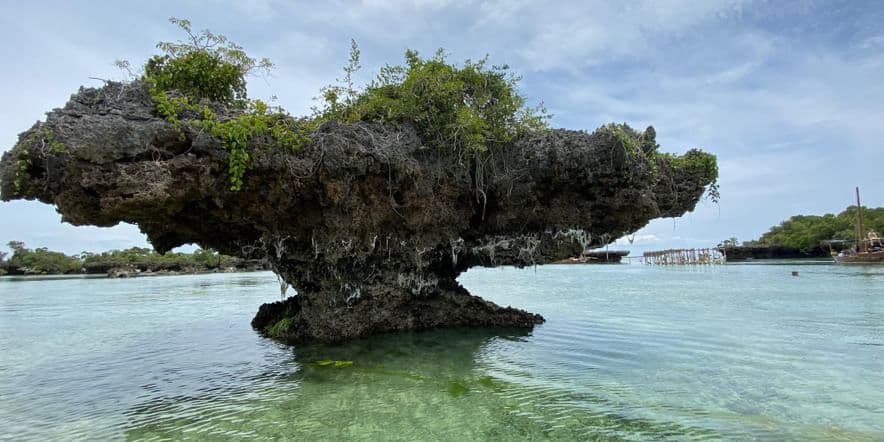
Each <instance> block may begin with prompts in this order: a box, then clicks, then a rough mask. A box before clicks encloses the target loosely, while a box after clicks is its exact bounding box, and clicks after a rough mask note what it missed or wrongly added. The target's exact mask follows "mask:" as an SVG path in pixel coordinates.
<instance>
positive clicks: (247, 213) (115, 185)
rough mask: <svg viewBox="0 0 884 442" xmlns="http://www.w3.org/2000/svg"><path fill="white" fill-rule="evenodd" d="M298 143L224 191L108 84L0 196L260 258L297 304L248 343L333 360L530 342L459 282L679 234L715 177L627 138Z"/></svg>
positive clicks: (209, 166) (200, 147) (192, 133)
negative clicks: (340, 351) (480, 341)
mask: <svg viewBox="0 0 884 442" xmlns="http://www.w3.org/2000/svg"><path fill="white" fill-rule="evenodd" d="M217 112H218V113H219V119H224V118H230V117H233V116H235V113H236V112H241V111H236V110H229V111H226V110H224V109H223V108H221V107H219V109H218V111H217ZM225 112H227V113H226V114H225ZM309 136H310V139H311V142H310V143H308V144H307V145H306V146H305V147H303V148H301V149H300V150H297V151H294V150H289V149H282V148H278V147H275V146H274V145H273V143H272V142H271V141H272V140H270V139H269V138H268V137H261V136H259V137H255V138H253V139H251V140H250V142H249V145H248V152H249V155H250V166H249V169H248V171H247V172H246V173H245V175H244V176H243V177H242V180H243V181H242V186H241V188H240V189H238V190H231V186H230V181H229V176H228V173H229V169H228V168H229V164H228V155H230V152H229V151H228V150H226V149H225V148H224V147H223V146H222V144H221V142H220V141H219V140H218V139H217V138H215V137H213V136H212V135H210V133H208V132H207V131H203V130H200V129H199V128H198V127H192V126H186V127H183V128H181V127H176V126H175V125H174V124H172V123H170V122H169V121H167V119H165V118H163V117H162V116H159V115H158V112H157V109H156V108H155V104H154V102H153V101H152V99H151V95H150V93H149V92H148V87H147V86H146V85H145V84H144V83H142V82H140V81H135V82H132V83H128V84H119V83H108V84H106V85H105V86H104V87H102V88H84V89H81V90H80V91H79V92H78V93H77V94H75V95H73V96H72V97H71V99H70V101H69V102H68V103H67V105H65V107H63V108H61V109H55V110H53V111H51V112H49V113H48V117H47V119H46V121H45V122H39V123H37V124H35V125H34V126H33V127H32V128H31V129H29V130H28V131H26V132H24V133H23V134H21V136H20V137H19V140H18V143H17V144H16V145H15V146H14V147H13V148H12V149H11V150H9V151H8V152H6V153H5V154H4V155H3V159H2V162H0V179H2V189H0V190H2V198H3V200H6V201H8V200H12V199H37V200H39V201H42V202H44V203H47V204H53V205H55V206H56V207H57V209H58V211H59V212H60V213H61V215H62V217H63V220H64V221H66V222H69V223H71V224H75V225H97V226H112V225H115V224H117V223H119V222H127V223H132V224H136V225H138V227H139V228H140V229H141V231H142V232H144V233H145V234H146V235H147V238H148V240H149V241H150V242H151V243H152V244H153V245H154V247H155V248H156V249H157V250H158V251H160V252H164V251H167V250H170V249H171V248H173V247H176V246H179V245H182V244H187V243H196V244H199V245H200V246H202V247H211V248H214V249H216V250H218V251H220V252H222V253H225V254H230V255H238V256H244V257H255V256H262V257H266V259H268V260H269V262H270V263H271V265H272V267H273V269H274V270H275V272H276V273H277V274H278V275H279V276H280V278H281V279H282V280H284V282H285V283H288V284H290V285H291V286H292V287H294V288H295V289H296V290H297V295H296V296H293V297H291V298H289V299H287V300H285V301H281V302H277V303H273V304H265V305H264V306H262V307H261V308H260V310H259V312H258V314H257V315H256V317H255V319H254V320H253V323H252V324H253V326H254V327H255V328H257V329H258V330H260V331H262V332H264V333H265V334H268V335H270V336H273V337H277V338H280V339H285V340H301V341H303V340H313V341H324V342H334V341H340V340H344V339H349V338H353V337H357V336H362V335H367V334H373V333H381V332H389V331H396V330H413V329H425V328H432V327H444V326H516V327H531V326H533V325H534V324H537V323H540V322H542V321H543V318H542V317H541V316H539V315H536V314H532V313H528V312H525V311H522V310H518V309H514V308H510V307H506V308H504V307H500V306H497V305H495V304H493V303H491V302H488V301H485V300H483V299H481V298H479V297H476V296H473V295H470V294H469V293H468V292H467V291H466V290H465V289H464V288H463V287H461V286H460V284H458V282H457V280H456V279H457V276H458V275H459V274H461V273H462V272H464V271H466V270H467V269H469V268H471V267H476V266H501V265H512V266H519V267H521V266H530V265H539V264H544V263H549V262H552V261H556V260H560V259H563V258H567V257H571V256H576V255H578V254H580V253H581V252H582V251H583V250H584V249H585V248H587V247H593V246H600V245H604V244H607V243H609V242H611V241H612V240H613V239H616V238H618V237H620V236H622V235H625V234H629V233H632V232H635V231H636V230H638V229H640V228H641V227H643V226H644V225H646V224H647V223H648V221H650V220H651V219H653V218H657V217H674V216H680V215H682V214H684V213H685V212H687V211H689V210H692V209H693V207H694V206H695V204H696V203H697V201H698V200H699V199H700V198H701V197H702V195H703V193H704V190H705V188H706V187H707V186H708V185H709V184H711V183H713V182H714V181H715V178H716V175H717V169H716V167H715V160H714V157H713V156H712V155H710V154H707V153H704V152H701V151H697V150H691V151H688V152H687V153H685V154H684V155H681V156H676V155H670V154H661V153H658V152H657V145H656V142H655V139H654V138H655V133H654V130H653V128H648V130H646V131H645V132H642V133H639V132H636V131H632V130H631V129H629V128H628V127H626V126H625V125H611V126H605V127H602V128H600V129H598V130H596V131H595V132H593V133H591V134H590V133H586V132H582V131H571V130H560V129H556V130H549V131H544V132H538V133H533V134H529V135H525V136H522V137H520V138H519V139H518V140H517V141H516V142H513V143H510V144H508V145H505V146H503V147H502V148H495V149H492V150H489V151H488V152H485V153H482V154H479V155H473V156H468V155H464V153H463V152H457V151H443V150H440V149H434V148H428V147H426V146H425V143H423V142H422V140H421V138H420V137H419V135H418V133H417V131H416V130H415V129H413V128H412V127H411V126H410V125H408V124H398V125H380V124H373V123H355V124H338V123H335V122H327V123H325V124H322V125H320V126H319V127H318V128H317V129H316V130H315V131H313V132H312V133H310V135H309Z"/></svg>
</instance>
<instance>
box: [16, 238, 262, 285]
mask: <svg viewBox="0 0 884 442" xmlns="http://www.w3.org/2000/svg"><path fill="white" fill-rule="evenodd" d="M7 245H8V246H9V248H10V249H12V255H11V256H9V259H7V256H8V254H7V253H5V252H0V275H76V274H93V275H95V274H104V275H107V276H110V277H117V278H119V277H130V276H137V275H174V274H182V273H207V272H216V271H225V272H236V271H254V270H265V269H267V264H266V263H265V262H264V260H258V259H242V258H237V257H233V256H228V255H223V254H220V253H218V252H217V251H215V250H212V249H196V250H195V251H194V252H192V253H181V252H169V253H166V254H164V255H160V254H159V253H157V252H156V251H154V250H153V249H149V248H145V247H132V248H129V249H125V250H111V251H107V252H101V253H92V252H82V253H80V254H79V255H73V256H72V255H66V254H64V253H61V252H56V251H52V250H49V249H47V248H45V247H41V248H37V249H29V248H27V247H25V244H24V243H23V242H21V241H10V242H9V243H7Z"/></svg>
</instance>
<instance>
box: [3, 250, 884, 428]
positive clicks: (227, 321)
mask: <svg viewBox="0 0 884 442" xmlns="http://www.w3.org/2000/svg"><path fill="white" fill-rule="evenodd" d="M787 270H790V268H789V267H788V266H782V265H780V266H776V265H775V266H742V267H741V266H725V267H721V268H717V269H707V270H705V271H703V272H692V271H679V270H676V269H668V270H665V271H664V270H660V269H655V268H648V267H642V266H606V267H592V266H558V267H540V268H538V269H536V270H527V271H517V270H514V269H505V270H502V271H501V270H482V271H470V272H468V273H467V274H466V275H464V276H463V278H462V280H463V283H464V284H465V285H466V286H467V287H468V288H470V289H471V290H473V291H475V292H476V293H477V294H480V295H482V296H486V297H488V298H490V299H493V300H495V301H497V302H499V303H501V304H504V305H518V306H523V307H526V308H528V309H530V310H533V311H536V312H539V313H541V314H543V315H544V316H545V317H546V318H547V322H546V323H545V324H543V325H542V326H539V327H537V328H536V329H535V330H534V331H533V332H532V333H525V332H520V331H511V330H443V331H433V332H426V333H406V334H399V335H387V336H380V337H375V338H371V339H365V340H361V341H356V342H351V343H348V344H344V345H338V346H298V347H288V346H285V345H281V344H278V343H274V342H272V341H268V340H265V339H263V338H260V337H259V336H257V335H256V334H255V333H254V331H252V330H251V328H250V327H249V321H250V319H251V315H252V314H253V313H254V311H255V309H256V308H257V306H258V305H260V304H261V303H263V302H268V301H272V300H275V298H276V295H275V294H276V293H278V292H277V290H278V288H277V287H275V285H276V281H275V278H274V277H273V276H272V275H271V274H269V273H262V274H248V275H236V274H233V275H199V276H184V277H170V278H144V279H134V280H125V281H112V280H82V279H72V280H52V279H48V280H42V281H26V282H9V281H7V280H3V281H0V351H2V354H3V357H2V358H0V372H2V373H3V376H2V377H0V429H2V431H0V435H2V436H0V438H4V439H10V440H21V439H40V440H44V439H120V438H130V439H140V440H154V439H155V440H168V439H182V438H207V437H217V438H232V439H242V438H258V439H272V438H278V439H306V440H316V439H334V440H339V439H384V440H390V439H393V440H415V439H420V440H426V439H430V440H464V439H472V440H476V439H479V440H525V439H558V440H587V439H610V438H622V439H630V440H635V439H647V440H660V439H676V440H683V439H696V440H704V439H714V440H718V439H738V440H741V439H778V440H781V439H794V440H831V439H839V440H876V439H877V440H880V439H884V428H882V422H884V405H881V404H884V379H882V376H880V373H882V372H884V362H882V361H884V339H882V337H884V298H881V297H880V296H872V295H869V293H871V292H877V293H882V292H884V290H882V289H884V273H882V272H879V271H877V270H874V271H868V270H861V271H854V270H850V269H845V268H842V267H833V266H829V267H826V266H810V267H806V268H805V269H803V270H802V272H801V273H802V278H800V280H799V281H795V280H794V278H791V277H790V276H789V272H787ZM23 312H26V314H23ZM326 360H327V361H346V363H343V362H342V363H341V364H338V365H336V364H334V363H320V361H326ZM350 362H352V364H351V363H350Z"/></svg>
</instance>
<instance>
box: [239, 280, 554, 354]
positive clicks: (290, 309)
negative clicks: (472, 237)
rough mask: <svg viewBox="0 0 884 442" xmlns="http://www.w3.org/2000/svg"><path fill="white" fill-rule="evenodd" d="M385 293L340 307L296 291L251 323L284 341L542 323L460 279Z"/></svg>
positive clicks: (332, 340) (338, 339) (263, 308)
mask: <svg viewBox="0 0 884 442" xmlns="http://www.w3.org/2000/svg"><path fill="white" fill-rule="evenodd" d="M455 284H456V283H455ZM386 295H387V296H384V297H372V298H368V299H360V300H359V301H358V302H354V303H352V304H349V305H338V306H335V305H332V304H331V303H329V302H328V301H329V300H330V299H333V298H332V297H326V296H322V294H315V293H314V294H310V295H307V296H305V295H296V296H292V297H290V298H288V299H286V300H285V301H278V302H273V303H268V304H264V305H262V306H261V307H260V309H259V310H258V313H257V314H256V315H255V318H254V319H253V320H252V327H254V328H255V329H256V330H258V331H259V332H261V333H262V334H263V335H265V336H267V337H271V338H275V339H279V340H282V341H285V342H323V343H335V342H341V341H346V340H349V339H353V338H357V337H362V336H368V335H374V334H380V333H388V332H396V331H406V330H427V329H433V328H445V327H506V328H522V329H530V328H533V327H534V326H535V325H537V324H541V323H543V322H544V319H543V317H542V316H540V315H538V314H534V313H529V312H526V311H524V310H519V309H515V308H512V307H501V306H499V305H497V304H494V303H493V302H489V301H486V300H484V299H482V298H480V297H478V296H473V295H471V294H469V292H467V291H466V290H465V289H464V288H463V287H461V286H460V285H459V284H457V285H455V286H452V287H447V288H444V289H438V290H435V291H434V292H433V293H431V294H428V295H424V296H420V297H415V296H413V295H412V294H410V293H408V292H406V291H402V292H401V293H396V294H395V295H394V296H389V295H390V293H387V294H386ZM396 295H399V296H396Z"/></svg>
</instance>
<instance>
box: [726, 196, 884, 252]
mask: <svg viewBox="0 0 884 442" xmlns="http://www.w3.org/2000/svg"><path fill="white" fill-rule="evenodd" d="M862 216H863V226H864V228H865V229H864V230H865V231H866V232H868V231H870V230H871V231H875V232H878V233H879V234H881V233H884V207H878V208H874V209H869V208H866V207H863V210H862ZM839 239H840V240H854V239H856V206H850V207H848V208H846V209H844V211H843V212H841V213H839V214H837V215H834V214H831V213H827V214H825V215H822V216H820V215H796V216H793V217H791V218H789V219H787V220H785V221H783V222H781V223H780V224H779V225H776V226H773V227H771V228H770V230H769V231H767V232H766V233H765V234H763V235H761V237H760V238H759V239H758V240H755V241H745V242H744V243H743V245H744V246H785V247H794V248H797V249H802V250H810V249H813V248H817V247H819V246H820V242H821V241H825V240H839Z"/></svg>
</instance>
